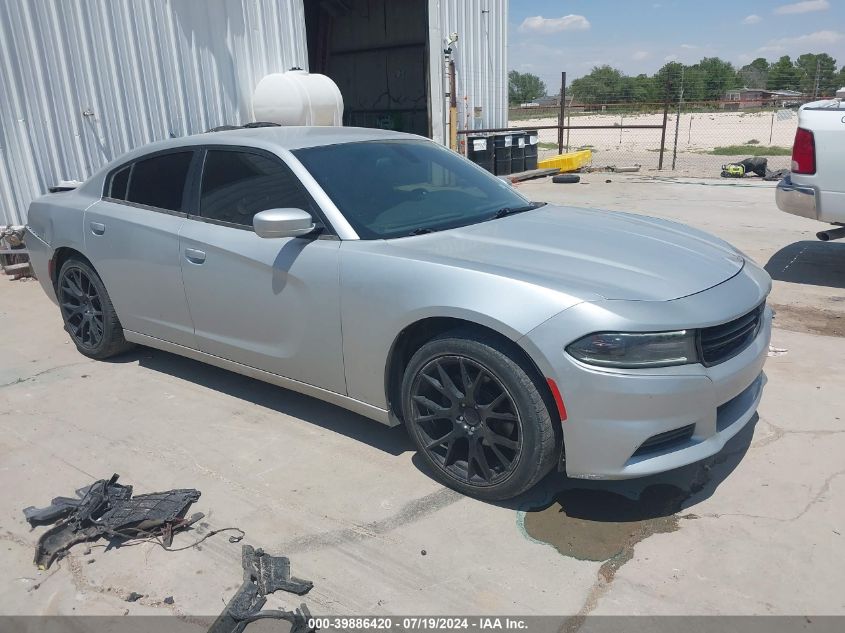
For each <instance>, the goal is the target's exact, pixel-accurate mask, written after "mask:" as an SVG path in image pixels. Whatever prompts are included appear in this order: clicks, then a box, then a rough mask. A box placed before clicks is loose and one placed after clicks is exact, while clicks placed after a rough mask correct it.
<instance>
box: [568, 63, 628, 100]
mask: <svg viewBox="0 0 845 633" xmlns="http://www.w3.org/2000/svg"><path fill="white" fill-rule="evenodd" d="M623 77H624V75H623V74H622V72H621V71H619V70H617V69H616V68H611V67H610V66H607V65H605V66H595V67H593V69H592V70H591V71H590V74H589V75H584V76H583V77H580V78H578V79H576V80H575V81H573V82H572V98H573V99H577V100H578V101H581V102H583V103H614V102H619V101H623V100H624V99H623V94H622V87H623V86H622V82H623Z"/></svg>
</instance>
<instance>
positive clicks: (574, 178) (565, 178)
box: [552, 174, 581, 185]
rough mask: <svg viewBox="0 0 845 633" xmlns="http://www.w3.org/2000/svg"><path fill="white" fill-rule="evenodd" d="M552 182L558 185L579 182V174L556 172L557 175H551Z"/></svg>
mask: <svg viewBox="0 0 845 633" xmlns="http://www.w3.org/2000/svg"><path fill="white" fill-rule="evenodd" d="M552 182H554V183H557V184H559V185H560V184H571V183H576V182H581V176H578V175H577V174H558V175H557V176H552Z"/></svg>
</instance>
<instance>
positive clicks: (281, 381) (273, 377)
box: [123, 330, 400, 426]
mask: <svg viewBox="0 0 845 633" xmlns="http://www.w3.org/2000/svg"><path fill="white" fill-rule="evenodd" d="M123 336H124V337H125V338H126V340H127V341H129V342H131V343H137V344H138V345H146V346H147V347H154V348H156V349H160V350H162V351H165V352H171V353H172V354H178V355H179V356H185V357H187V358H191V359H193V360H197V361H199V362H201V363H207V364H208V365H214V366H215V367H220V368H221V369H227V370H229V371H233V372H235V373H236V374H242V375H244V376H249V377H250V378H255V379H257V380H262V381H264V382H268V383H270V384H272V385H276V386H277V387H283V388H284V389H290V390H291V391H296V392H297V393H301V394H304V395H306V396H311V397H312V398H317V399H318V400H323V401H325V402H328V403H330V404H334V405H337V406H339V407H342V408H344V409H348V410H349V411H353V412H354V413H357V414H359V415H363V416H364V417H367V418H370V419H372V420H375V421H376V422H381V423H382V424H384V425H386V426H397V425H398V424H400V422H399V421H398V420H396V419H395V417H394V416H391V415H390V414H389V413H388V412H387V411H386V410H384V409H380V408H379V407H375V406H373V405H371V404H367V403H366V402H361V401H360V400H355V399H354V398H350V397H348V396H344V395H341V394H339V393H335V392H334V391H328V390H327V389H321V388H320V387H315V386H314V385H309V384H307V383H304V382H300V381H298V380H293V379H291V378H285V377H284V376H279V375H278V374H273V373H270V372H268V371H264V370H261V369H256V368H255V367H250V366H249V365H242V364H241V363H236V362H235V361H232V360H227V359H225V358H221V357H220V356H214V355H212V354H206V353H205V352H200V351H198V350H195V349H191V348H190V347H185V346H183V345H177V344H176V343H171V342H169V341H164V340H162V339H159V338H155V337H153V336H147V335H146V334H140V333H139V332H132V331H131V330H123Z"/></svg>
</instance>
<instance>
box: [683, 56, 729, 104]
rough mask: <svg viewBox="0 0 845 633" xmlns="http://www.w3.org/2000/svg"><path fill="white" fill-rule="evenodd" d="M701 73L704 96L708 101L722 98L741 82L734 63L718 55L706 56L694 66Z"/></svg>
mask: <svg viewBox="0 0 845 633" xmlns="http://www.w3.org/2000/svg"><path fill="white" fill-rule="evenodd" d="M692 68H693V69H694V70H698V71H699V72H700V73H701V78H702V81H703V93H704V94H703V97H702V98H704V99H706V100H708V101H715V100H717V99H722V98H724V96H725V93H726V92H727V91H728V90H732V89H733V88H736V87H737V86H738V84H739V80H738V79H737V75H736V70H735V69H734V67H733V64H731V63H730V62H726V61H724V60H723V59H719V58H718V57H705V58H704V59H702V60H701V61H700V62H698V63H697V64H695V65H694V66H693V67H692Z"/></svg>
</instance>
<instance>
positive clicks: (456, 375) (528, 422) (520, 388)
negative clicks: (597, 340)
mask: <svg viewBox="0 0 845 633" xmlns="http://www.w3.org/2000/svg"><path fill="white" fill-rule="evenodd" d="M441 370H442V371H443V372H445V374H446V378H448V380H447V379H445V378H444V377H443V374H442V373H441ZM534 374H536V372H535V371H533V370H532V368H531V367H529V366H528V363H526V362H525V361H523V360H522V359H521V358H520V357H519V354H515V353H514V350H512V349H511V346H509V345H507V344H506V343H503V342H501V341H499V340H498V339H496V338H495V337H492V336H485V335H478V334H476V333H473V332H471V331H462V330H456V331H453V332H447V333H445V334H443V335H441V336H438V337H436V338H434V339H432V340H430V341H429V342H427V343H426V344H424V345H423V346H422V347H421V348H420V349H419V350H417V352H416V353H415V354H414V355H413V356H412V357H411V360H410V361H409V363H408V366H407V368H406V369H405V375H404V377H403V380H402V410H403V414H404V419H405V425H406V427H407V428H408V433H409V435H410V436H411V439H412V441H413V442H414V445H415V446H416V448H417V450H418V451H419V453H420V455H421V457H422V458H423V459H424V460H425V462H426V464H427V465H428V466H429V468H430V469H431V471H432V472H433V474H434V477H435V478H436V479H437V480H438V481H440V482H441V483H443V484H445V485H446V486H449V487H450V488H453V489H455V490H458V491H459V492H462V493H464V494H466V495H468V496H472V497H476V498H479V499H485V500H502V499H510V498H513V497H515V496H517V495H519V494H521V493H523V492H525V491H526V490H528V489H530V488H531V487H533V486H534V485H535V484H536V483H537V482H538V481H540V479H542V478H543V476H545V475H546V474H547V473H548V472H549V471H550V470H551V469H552V468H553V467H554V465H555V463H556V461H557V450H556V448H557V445H558V443H557V438H556V434H555V428H554V426H553V422H552V419H551V416H550V414H549V409H548V407H547V405H546V402H545V400H544V397H543V395H542V392H541V390H540V387H538V384H537V383H538V380H536V379H535V378H533V377H532V376H533V375H534ZM450 382H451V384H450ZM500 391H501V393H503V394H505V395H504V396H501V394H500V393H499V392H500ZM497 401H498V404H497ZM441 437H442V438H443V439H441V441H440V442H439V443H438V442H437V440H438V438H441ZM479 451H480V453H479ZM471 453H473V455H472V456H471ZM482 460H483V462H484V463H483V464H482ZM508 460H510V462H509V463H508ZM485 466H486V469H485Z"/></svg>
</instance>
